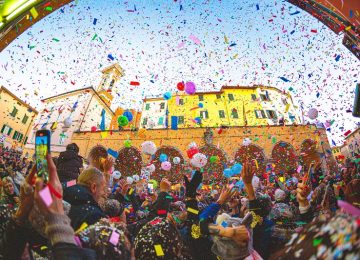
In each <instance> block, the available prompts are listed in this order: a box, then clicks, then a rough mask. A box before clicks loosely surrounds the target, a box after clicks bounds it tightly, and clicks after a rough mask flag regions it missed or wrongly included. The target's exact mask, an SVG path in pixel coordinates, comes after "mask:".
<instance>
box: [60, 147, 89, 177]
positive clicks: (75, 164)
mask: <svg viewBox="0 0 360 260" xmlns="http://www.w3.org/2000/svg"><path fill="white" fill-rule="evenodd" d="M82 167H83V163H82V159H81V157H80V156H79V155H78V154H77V153H75V152H74V151H65V152H62V153H60V155H59V158H58V159H57V164H56V169H57V172H58V175H59V179H60V182H67V181H71V180H74V179H77V177H78V176H79V174H80V168H82Z"/></svg>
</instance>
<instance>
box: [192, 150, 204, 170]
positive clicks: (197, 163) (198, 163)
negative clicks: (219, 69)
mask: <svg viewBox="0 0 360 260" xmlns="http://www.w3.org/2000/svg"><path fill="white" fill-rule="evenodd" d="M190 163H191V164H192V165H193V166H194V167H197V168H202V167H204V166H205V165H206V163H207V157H206V155H205V154H202V153H197V154H195V155H194V156H193V158H191V160H190Z"/></svg>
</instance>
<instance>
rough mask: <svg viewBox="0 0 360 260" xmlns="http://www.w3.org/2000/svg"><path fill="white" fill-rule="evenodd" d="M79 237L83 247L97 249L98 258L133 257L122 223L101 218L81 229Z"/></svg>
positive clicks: (126, 258) (126, 259) (125, 258)
mask: <svg viewBox="0 0 360 260" xmlns="http://www.w3.org/2000/svg"><path fill="white" fill-rule="evenodd" d="M78 237H79V239H80V241H81V244H82V246H83V247H85V248H90V249H93V250H95V251H96V256H97V257H96V259H104V260H105V259H106V260H108V259H124V260H130V259H131V254H130V242H129V240H128V238H127V233H126V227H125V225H124V224H122V223H111V222H110V221H108V220H107V219H101V220H100V221H99V222H97V223H96V224H94V225H91V226H89V227H88V228H86V229H85V230H83V231H81V232H80V233H79V234H78Z"/></svg>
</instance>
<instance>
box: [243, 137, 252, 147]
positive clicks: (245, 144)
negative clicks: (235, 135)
mask: <svg viewBox="0 0 360 260" xmlns="http://www.w3.org/2000/svg"><path fill="white" fill-rule="evenodd" d="M250 144H251V139H250V138H244V140H243V145H244V146H248V145H250Z"/></svg>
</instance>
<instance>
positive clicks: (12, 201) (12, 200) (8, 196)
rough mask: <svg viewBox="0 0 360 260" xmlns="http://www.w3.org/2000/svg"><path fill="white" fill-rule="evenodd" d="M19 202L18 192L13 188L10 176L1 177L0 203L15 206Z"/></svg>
mask: <svg viewBox="0 0 360 260" xmlns="http://www.w3.org/2000/svg"><path fill="white" fill-rule="evenodd" d="M18 202H19V198H18V194H17V192H16V189H15V185H14V182H13V180H12V179H11V177H10V176H7V177H5V178H3V179H2V188H1V195H0V204H7V205H11V207H14V208H15V207H16V206H17V204H18Z"/></svg>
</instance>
